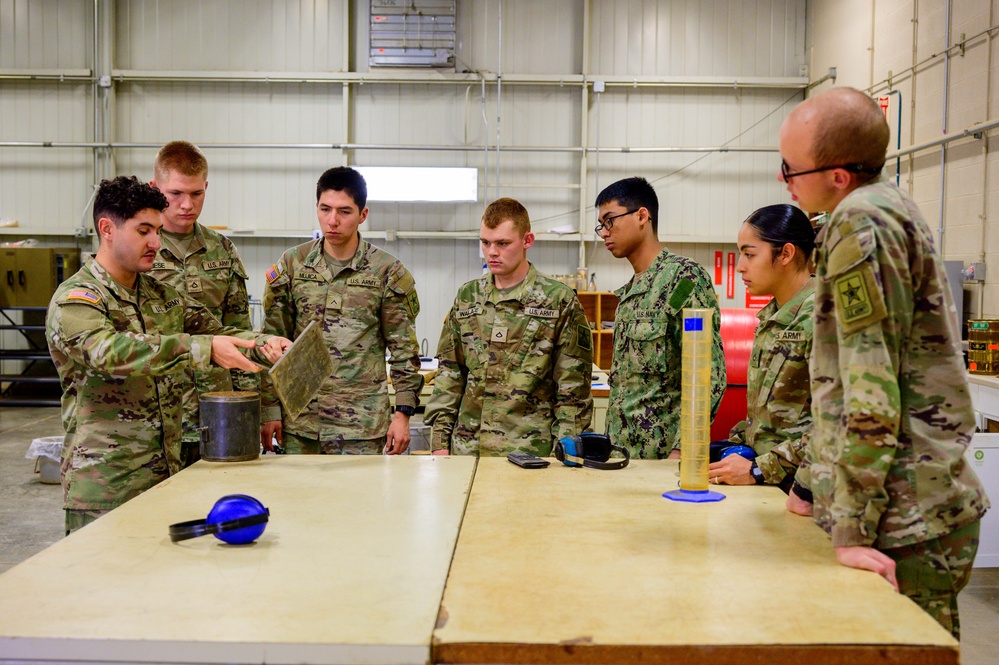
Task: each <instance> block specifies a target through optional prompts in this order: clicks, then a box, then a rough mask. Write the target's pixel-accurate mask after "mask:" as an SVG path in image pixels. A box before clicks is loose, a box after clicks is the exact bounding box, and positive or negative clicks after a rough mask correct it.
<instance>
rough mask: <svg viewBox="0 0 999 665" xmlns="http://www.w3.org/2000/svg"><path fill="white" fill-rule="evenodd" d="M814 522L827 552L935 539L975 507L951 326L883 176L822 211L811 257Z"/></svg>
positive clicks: (903, 200)
mask: <svg viewBox="0 0 999 665" xmlns="http://www.w3.org/2000/svg"><path fill="white" fill-rule="evenodd" d="M816 278H817V282H818V283H817V285H816V289H815V337H814V341H813V347H812V358H811V373H812V376H811V382H812V412H813V415H814V418H815V429H814V433H813V436H812V439H811V441H810V442H809V445H808V449H807V456H808V458H809V460H810V461H811V462H812V464H811V467H810V471H811V483H810V484H811V489H812V491H813V493H814V500H815V504H814V511H815V512H814V514H815V521H816V522H817V523H818V524H819V525H820V526H822V527H823V528H824V529H825V530H826V531H828V532H829V533H830V534H831V535H832V543H833V546H835V547H841V546H851V545H862V546H873V547H876V548H878V549H890V548H895V547H900V546H903V545H909V544H912V543H918V542H924V541H928V540H933V539H935V538H939V537H940V536H943V535H945V534H948V533H950V532H951V531H953V530H954V529H956V528H958V527H960V526H963V525H966V524H968V523H971V522H973V521H975V520H977V519H978V518H979V517H980V516H981V515H982V514H983V513H984V512H985V510H986V508H987V507H988V499H987V498H986V496H985V492H984V490H983V489H982V486H981V483H979V481H978V478H977V477H976V476H975V473H974V472H973V471H972V470H971V468H970V467H969V466H968V465H967V464H966V463H965V459H964V453H965V450H966V449H967V447H968V444H969V442H970V441H971V436H972V434H973V433H974V431H975V420H974V412H973V410H972V406H971V399H970V396H969V392H968V382H967V378H966V375H965V370H964V364H963V361H962V356H961V348H960V343H961V336H960V334H959V333H958V328H957V320H956V319H957V315H956V310H955V308H954V303H953V301H952V299H951V294H950V289H949V288H948V286H947V277H946V274H945V273H944V269H943V265H942V262H941V261H940V259H939V257H938V256H937V253H936V250H935V249H934V247H933V237H932V234H931V233H930V229H929V227H928V226H927V224H926V222H925V221H924V220H923V217H922V215H921V214H920V212H919V210H918V209H917V208H916V205H915V203H913V201H912V199H911V198H910V197H909V196H908V195H907V194H905V193H904V192H902V191H901V190H899V189H898V188H897V187H895V185H893V184H891V183H889V182H888V181H887V180H885V179H884V178H883V177H880V178H877V179H875V180H874V181H872V182H870V183H868V184H866V185H863V186H861V187H859V188H857V189H856V190H854V191H853V192H851V193H850V194H849V195H848V196H847V197H846V198H845V199H843V200H842V201H841V202H840V203H839V205H837V206H836V209H835V210H834V211H833V213H832V216H831V218H830V221H829V223H828V224H826V226H825V227H824V229H823V231H822V233H821V234H820V245H819V246H818V249H817V251H816Z"/></svg>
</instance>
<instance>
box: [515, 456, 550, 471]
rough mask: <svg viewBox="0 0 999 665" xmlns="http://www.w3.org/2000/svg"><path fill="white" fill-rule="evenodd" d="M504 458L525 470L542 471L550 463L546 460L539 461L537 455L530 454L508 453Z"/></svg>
mask: <svg viewBox="0 0 999 665" xmlns="http://www.w3.org/2000/svg"><path fill="white" fill-rule="evenodd" d="M506 458H507V459H508V460H510V461H511V462H513V463H514V464H516V465H517V466H519V467H523V468H525V469H543V468H545V467H546V466H548V465H549V464H550V463H551V462H549V461H548V460H546V459H541V458H540V457H538V456H537V455H532V454H530V453H510V454H509V455H507V456H506Z"/></svg>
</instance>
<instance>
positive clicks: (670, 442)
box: [596, 178, 725, 459]
mask: <svg viewBox="0 0 999 665" xmlns="http://www.w3.org/2000/svg"><path fill="white" fill-rule="evenodd" d="M596 206H597V208H598V209H599V224H598V225H597V227H596V232H597V235H598V236H600V238H601V239H602V240H603V241H604V245H606V247H607V249H608V250H610V252H611V254H613V255H614V256H615V257H616V258H621V257H625V258H627V259H628V261H629V262H630V263H631V266H632V268H634V270H635V276H634V277H633V278H632V279H631V281H629V282H628V283H627V284H626V285H624V286H623V287H621V288H620V289H618V290H617V291H615V294H616V295H617V297H618V306H617V313H616V315H615V317H614V357H613V359H612V361H611V370H610V399H609V401H608V407H607V434H608V435H609V436H610V438H611V440H612V441H614V443H616V444H617V445H619V446H624V447H626V448H628V449H629V451H630V452H631V456H632V457H638V458H643V459H662V458H665V457H674V458H679V456H680V358H681V355H680V343H681V340H682V337H683V332H682V327H683V309H684V308H686V307H713V308H714V310H715V311H714V316H713V317H712V321H713V323H712V325H713V330H714V334H713V336H712V337H713V343H712V347H711V417H712V418H714V416H715V413H717V411H718V404H719V403H720V402H721V398H722V395H723V394H724V393H725V354H724V352H723V350H722V340H721V333H720V316H719V311H718V298H717V297H716V296H715V291H714V288H713V287H712V286H711V278H710V277H709V276H708V273H707V271H705V270H704V268H702V267H701V266H700V265H698V264H697V263H696V262H695V261H692V260H691V259H688V258H686V257H683V256H677V255H676V254H673V253H671V252H670V251H669V249H667V248H665V247H663V245H662V243H661V242H659V235H658V233H659V222H658V216H659V198H658V197H657V196H656V192H655V190H654V189H653V188H652V185H650V184H649V183H648V182H647V181H646V180H645V179H644V178H626V179H624V180H619V181H617V182H615V183H614V184H612V185H609V186H608V187H607V188H605V189H604V190H603V191H602V192H600V195H599V196H597V202H596Z"/></svg>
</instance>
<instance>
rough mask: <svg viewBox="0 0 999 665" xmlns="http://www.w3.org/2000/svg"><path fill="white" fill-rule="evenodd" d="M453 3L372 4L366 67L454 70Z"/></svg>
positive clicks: (403, 0) (396, 0)
mask: <svg viewBox="0 0 999 665" xmlns="http://www.w3.org/2000/svg"><path fill="white" fill-rule="evenodd" d="M454 17H455V2H454V0H371V20H370V31H371V34H370V35H369V42H370V51H369V54H368V65H369V66H371V67H433V68H435V69H452V70H453V69H454V42H455V37H454V32H455V30H454V29H455V25H454V23H455V22H454Z"/></svg>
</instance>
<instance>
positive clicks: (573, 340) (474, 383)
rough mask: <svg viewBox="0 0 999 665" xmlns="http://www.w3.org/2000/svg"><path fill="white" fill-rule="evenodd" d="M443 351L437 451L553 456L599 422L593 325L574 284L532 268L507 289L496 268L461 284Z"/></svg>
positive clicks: (433, 401)
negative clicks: (563, 442)
mask: <svg viewBox="0 0 999 665" xmlns="http://www.w3.org/2000/svg"><path fill="white" fill-rule="evenodd" d="M437 358H438V360H439V361H440V369H439V371H438V373H437V377H436V379H435V380H434V394H433V396H432V397H431V398H430V403H429V404H428V405H427V413H426V416H425V417H424V422H426V423H427V424H429V425H432V426H433V430H432V435H431V448H432V449H433V450H441V449H444V450H448V449H449V450H451V451H452V452H453V453H456V454H480V455H505V454H507V453H509V452H513V451H523V452H529V453H533V454H535V455H540V456H546V455H550V454H551V451H552V446H553V445H554V443H555V441H557V440H558V439H559V438H561V437H563V436H569V435H573V434H579V433H580V432H582V431H584V430H586V429H587V428H588V427H589V426H590V417H591V415H592V412H593V398H592V397H591V396H590V383H591V379H590V377H591V372H592V366H593V350H592V338H591V333H590V325H589V324H588V323H587V321H586V315H585V314H583V308H582V307H581V306H580V304H579V301H578V300H577V299H576V294H574V293H573V292H572V289H570V288H569V287H567V286H565V285H564V284H561V283H559V282H556V281H555V280H554V279H552V278H550V277H547V276H545V275H543V274H541V273H539V272H538V270H537V268H535V267H534V266H533V265H532V266H531V267H530V269H529V270H528V272H527V276H526V277H525V278H524V281H523V282H521V283H520V284H519V285H517V286H516V287H514V288H513V290H512V291H511V292H510V293H508V294H506V295H504V294H503V293H502V292H501V291H500V290H499V289H497V288H496V286H495V284H494V278H493V276H492V275H484V276H483V277H481V278H479V279H476V280H472V281H471V282H468V283H466V284H465V285H463V286H462V287H461V288H460V289H458V295H457V297H456V298H455V300H454V305H453V306H452V307H451V311H450V312H449V313H448V316H447V319H446V320H445V321H444V329H443V331H442V332H441V339H440V343H439V344H438V346H437Z"/></svg>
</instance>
